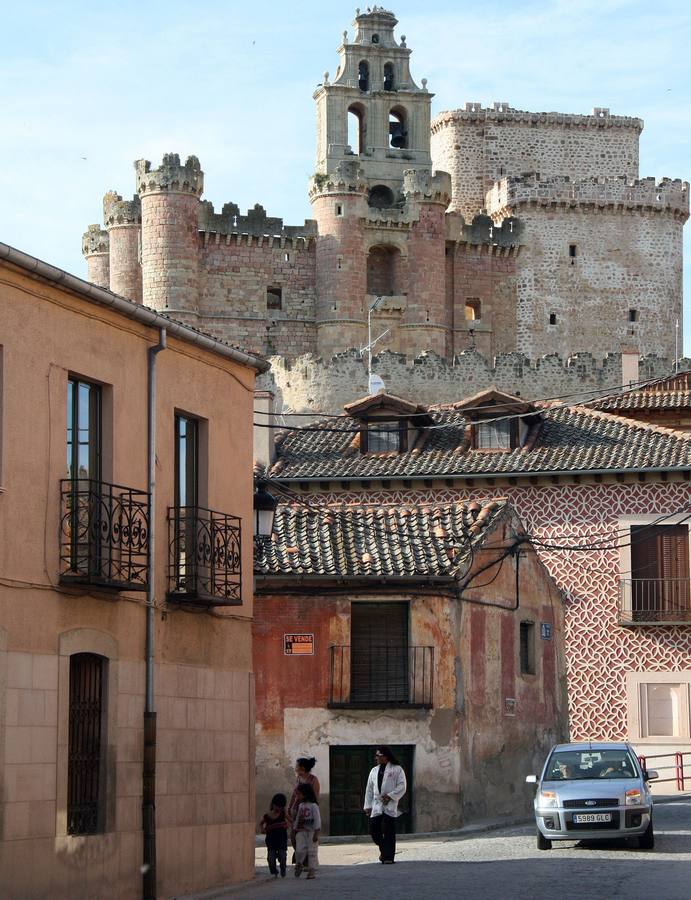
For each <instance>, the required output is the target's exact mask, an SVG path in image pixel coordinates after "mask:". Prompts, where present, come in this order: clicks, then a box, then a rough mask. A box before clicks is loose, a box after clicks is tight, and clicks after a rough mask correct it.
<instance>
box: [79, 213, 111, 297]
mask: <svg viewBox="0 0 691 900" xmlns="http://www.w3.org/2000/svg"><path fill="white" fill-rule="evenodd" d="M82 253H83V254H84V257H85V259H86V277H87V279H88V280H89V281H91V282H92V283H93V284H97V285H98V286H99V287H102V288H106V289H107V288H108V287H109V286H110V274H109V268H110V255H109V252H108V232H107V231H104V230H103V229H102V228H101V226H100V225H89V227H88V228H87V230H86V231H85V232H84V234H83V235H82Z"/></svg>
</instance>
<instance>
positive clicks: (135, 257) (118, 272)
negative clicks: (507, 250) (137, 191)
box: [103, 191, 142, 303]
mask: <svg viewBox="0 0 691 900" xmlns="http://www.w3.org/2000/svg"><path fill="white" fill-rule="evenodd" d="M103 221H104V223H105V226H106V228H107V229H108V237H109V239H110V289H111V291H113V293H114V294H120V296H122V297H127V298H128V299H129V300H134V301H135V302H136V303H141V302H142V267H141V262H140V256H139V254H140V240H141V227H142V208H141V203H140V202H139V197H136V196H135V197H133V198H132V200H123V199H122V197H121V196H120V195H119V194H116V193H115V192H114V191H108V193H107V194H106V195H105V196H104V197H103Z"/></svg>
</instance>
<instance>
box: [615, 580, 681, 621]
mask: <svg viewBox="0 0 691 900" xmlns="http://www.w3.org/2000/svg"><path fill="white" fill-rule="evenodd" d="M619 624H620V625H691V580H690V579H688V578H622V579H621V581H620V583H619Z"/></svg>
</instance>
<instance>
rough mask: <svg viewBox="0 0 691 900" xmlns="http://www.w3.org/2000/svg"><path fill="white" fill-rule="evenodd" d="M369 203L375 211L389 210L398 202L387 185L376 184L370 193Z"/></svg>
mask: <svg viewBox="0 0 691 900" xmlns="http://www.w3.org/2000/svg"><path fill="white" fill-rule="evenodd" d="M367 202H368V204H369V205H370V206H372V207H373V208H374V209H388V208H389V207H390V206H393V205H394V203H395V202H396V198H395V197H394V195H393V191H392V190H391V188H388V187H387V186H386V185H385V184H375V185H374V187H373V188H371V190H370V192H369V196H368V199H367Z"/></svg>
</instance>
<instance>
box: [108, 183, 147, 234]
mask: <svg viewBox="0 0 691 900" xmlns="http://www.w3.org/2000/svg"><path fill="white" fill-rule="evenodd" d="M103 223H104V224H105V226H106V228H112V227H114V226H116V225H141V224H142V203H141V200H140V199H139V197H138V196H137V195H136V194H135V195H134V197H132V199H131V200H123V199H122V197H121V196H120V194H116V193H115V191H108V192H107V193H106V194H104V195H103Z"/></svg>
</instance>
